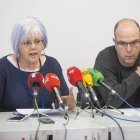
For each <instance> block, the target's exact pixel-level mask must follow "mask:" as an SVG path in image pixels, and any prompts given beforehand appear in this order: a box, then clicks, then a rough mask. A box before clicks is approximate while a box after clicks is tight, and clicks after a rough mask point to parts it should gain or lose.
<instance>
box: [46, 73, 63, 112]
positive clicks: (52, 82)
mask: <svg viewBox="0 0 140 140" xmlns="http://www.w3.org/2000/svg"><path fill="white" fill-rule="evenodd" d="M44 84H45V87H46V88H47V89H48V90H49V91H50V92H53V91H54V92H55V94H56V98H57V100H58V103H59V105H60V106H61V107H62V108H63V109H64V105H63V101H62V99H61V97H60V91H59V89H60V80H59V78H58V76H57V75H55V74H54V73H48V74H46V76H45V78H44Z"/></svg>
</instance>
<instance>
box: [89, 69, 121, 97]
mask: <svg viewBox="0 0 140 140" xmlns="http://www.w3.org/2000/svg"><path fill="white" fill-rule="evenodd" d="M87 70H88V71H89V73H90V74H91V76H92V79H93V82H94V86H98V85H101V86H103V87H104V88H106V89H108V90H109V91H110V92H111V93H112V94H113V95H117V96H119V94H118V93H117V92H116V91H115V90H114V89H113V88H112V87H110V86H109V85H107V84H106V83H105V82H103V80H104V76H103V74H102V73H101V72H99V71H98V70H96V69H93V68H88V69H87Z"/></svg>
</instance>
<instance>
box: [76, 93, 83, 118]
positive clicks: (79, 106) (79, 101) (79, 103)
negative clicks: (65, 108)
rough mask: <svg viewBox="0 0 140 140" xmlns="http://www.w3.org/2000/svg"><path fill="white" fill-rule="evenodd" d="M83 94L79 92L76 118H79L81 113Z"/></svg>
mask: <svg viewBox="0 0 140 140" xmlns="http://www.w3.org/2000/svg"><path fill="white" fill-rule="evenodd" d="M81 94H82V93H80V92H78V93H77V103H76V108H77V111H76V116H75V119H76V118H77V116H78V115H79V113H80V112H81V109H80V108H81Z"/></svg>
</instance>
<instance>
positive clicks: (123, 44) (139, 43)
mask: <svg viewBox="0 0 140 140" xmlns="http://www.w3.org/2000/svg"><path fill="white" fill-rule="evenodd" d="M116 44H117V45H118V46H120V47H123V48H126V47H127V46H128V45H130V46H131V47H133V48H134V47H138V46H140V40H138V39H137V40H134V41H132V42H125V41H116Z"/></svg>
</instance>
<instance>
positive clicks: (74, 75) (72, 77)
mask: <svg viewBox="0 0 140 140" xmlns="http://www.w3.org/2000/svg"><path fill="white" fill-rule="evenodd" d="M67 77H68V80H69V82H70V83H71V84H72V85H73V86H75V87H77V88H78V91H79V93H78V94H77V106H78V107H81V94H83V95H84V96H85V97H86V98H88V96H89V94H88V93H87V91H86V89H85V87H84V85H83V78H82V73H81V71H80V70H79V69H78V68H77V67H75V66H73V67H70V68H68V69H67Z"/></svg>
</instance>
